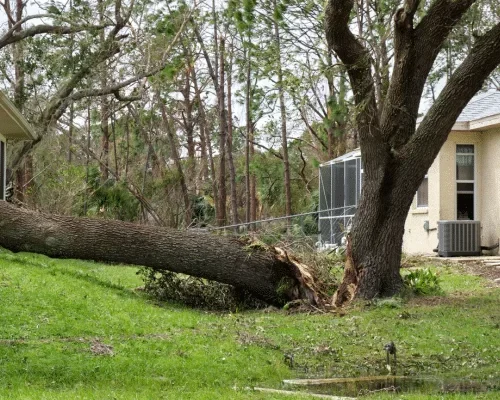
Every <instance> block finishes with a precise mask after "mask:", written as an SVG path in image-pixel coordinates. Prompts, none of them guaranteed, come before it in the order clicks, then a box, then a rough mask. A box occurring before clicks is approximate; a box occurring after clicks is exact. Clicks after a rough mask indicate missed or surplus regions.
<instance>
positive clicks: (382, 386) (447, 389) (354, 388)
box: [283, 376, 500, 397]
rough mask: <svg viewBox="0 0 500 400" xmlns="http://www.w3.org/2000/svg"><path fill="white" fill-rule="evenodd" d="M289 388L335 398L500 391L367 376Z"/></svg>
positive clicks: (301, 382)
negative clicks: (298, 388)
mask: <svg viewBox="0 0 500 400" xmlns="http://www.w3.org/2000/svg"><path fill="white" fill-rule="evenodd" d="M283 383H284V384H285V385H287V386H294V387H298V386H299V387H302V388H304V389H305V390H306V391H307V392H310V393H318V394H329V395H336V396H348V397H355V396H362V395H365V394H370V393H376V392H383V391H385V392H397V393H399V392H413V393H422V394H432V393H479V392H485V391H490V390H492V391H495V390H500V384H499V383H497V384H494V383H492V382H478V381H468V380H462V381H460V380H441V379H433V378H410V377H407V376H366V377H360V378H332V379H293V380H285V381H283Z"/></svg>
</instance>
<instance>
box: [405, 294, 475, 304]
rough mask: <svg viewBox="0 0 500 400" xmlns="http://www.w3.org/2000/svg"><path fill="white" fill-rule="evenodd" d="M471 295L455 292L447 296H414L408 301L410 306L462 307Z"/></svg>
mask: <svg viewBox="0 0 500 400" xmlns="http://www.w3.org/2000/svg"><path fill="white" fill-rule="evenodd" d="M472 295H473V293H462V292H455V293H453V294H452V295H449V296H416V297H414V298H412V299H411V300H410V301H409V304H410V305H412V306H444V305H451V306H462V305H465V304H466V303H467V298H468V297H470V296H472Z"/></svg>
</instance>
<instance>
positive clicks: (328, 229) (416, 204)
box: [319, 90, 500, 255]
mask: <svg viewBox="0 0 500 400" xmlns="http://www.w3.org/2000/svg"><path fill="white" fill-rule="evenodd" d="M319 176H320V182H319V183H320V184H319V190H320V196H319V231H320V243H321V245H327V246H329V245H333V246H335V245H340V244H341V243H342V237H343V236H344V235H345V232H346V231H347V230H349V229H350V225H351V223H352V219H353V218H354V216H355V212H356V209H357V205H358V201H359V198H360V196H361V190H362V181H363V166H362V162H361V151H360V150H359V149H356V150H354V151H352V152H350V153H347V154H345V155H343V156H341V157H338V158H336V159H334V160H331V161H329V162H327V163H324V164H322V165H321V166H320V171H319ZM472 221H475V222H472ZM438 227H439V229H438ZM499 237H500V91H498V90H497V91H489V92H486V93H483V94H480V95H478V96H476V97H474V98H473V99H472V100H471V101H470V102H469V104H468V105H467V107H466V108H465V109H464V110H463V112H462V113H461V114H460V116H459V118H458V120H457V121H456V123H455V125H454V126H453V129H452V131H451V132H450V134H449V136H448V140H447V141H446V142H445V144H444V145H443V147H442V148H441V151H440V152H439V154H438V156H437V157H436V160H435V161H434V163H433V164H432V166H431V168H430V169H429V171H428V174H427V175H426V177H425V178H424V181H423V182H422V184H421V186H420V188H419V190H418V191H417V193H416V194H415V198H414V200H413V204H412V206H411V209H410V211H409V213H408V217H407V219H406V224H405V234H404V237H403V251H404V252H406V253H410V254H418V253H421V254H432V253H433V250H434V249H436V248H437V247H438V242H439V241H440V240H439V239H441V243H440V245H439V250H440V255H462V254H463V255H471V254H480V253H481V246H484V247H492V246H494V245H495V244H496V243H498V238H499ZM492 251H493V252H494V253H497V252H498V248H497V249H493V250H492Z"/></svg>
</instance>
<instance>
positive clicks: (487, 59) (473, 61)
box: [400, 23, 500, 179]
mask: <svg viewBox="0 0 500 400" xmlns="http://www.w3.org/2000/svg"><path fill="white" fill-rule="evenodd" d="M498 65H500V23H498V24H497V25H495V26H494V27H493V28H492V29H491V30H489V31H488V32H487V33H486V34H484V35H483V36H482V37H480V38H479V39H478V40H477V42H476V43H475V45H474V47H473V48H472V50H471V52H470V53H469V55H468V56H467V57H466V59H465V60H464V61H463V62H462V64H461V65H460V66H459V67H458V68H457V69H456V71H455V72H454V73H453V75H452V76H451V78H450V80H449V81H448V83H447V84H446V86H445V87H444V89H443V90H442V91H441V94H440V95H439V97H438V98H437V100H436V102H435V103H434V104H433V105H432V107H431V108H430V110H429V111H428V113H427V115H426V116H425V117H424V119H423V121H422V123H421V124H420V126H419V127H418V129H417V131H416V133H415V135H414V136H413V137H412V138H411V140H410V141H409V142H408V144H407V145H406V146H405V147H404V148H403V151H402V153H401V155H400V157H401V159H406V158H407V160H408V161H407V163H408V165H409V166H413V168H414V169H418V168H415V166H418V165H431V163H432V161H433V160H434V158H435V157H436V156H437V154H438V152H439V150H440V149H441V146H442V145H443V143H444V142H445V141H446V139H447V138H448V134H449V132H450V130H451V128H452V127H453V124H454V123H455V121H456V120H457V118H458V116H459V115H460V113H461V111H462V110H463V108H464V107H465V106H466V105H467V103H468V102H469V101H470V99H471V98H472V97H473V96H474V95H475V94H476V93H477V92H478V91H479V90H480V89H481V87H482V85H483V83H484V82H485V81H486V79H487V78H488V76H489V75H490V74H491V72H493V71H494V69H495V68H496V67H497V66H498ZM408 179H411V178H408Z"/></svg>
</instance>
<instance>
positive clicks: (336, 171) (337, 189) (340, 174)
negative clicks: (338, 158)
mask: <svg viewBox="0 0 500 400" xmlns="http://www.w3.org/2000/svg"><path fill="white" fill-rule="evenodd" d="M343 207H344V163H343V162H340V163H337V164H333V204H332V208H338V210H335V213H334V214H333V215H342V213H343Z"/></svg>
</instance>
